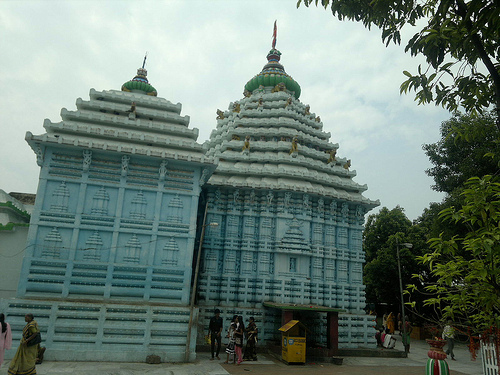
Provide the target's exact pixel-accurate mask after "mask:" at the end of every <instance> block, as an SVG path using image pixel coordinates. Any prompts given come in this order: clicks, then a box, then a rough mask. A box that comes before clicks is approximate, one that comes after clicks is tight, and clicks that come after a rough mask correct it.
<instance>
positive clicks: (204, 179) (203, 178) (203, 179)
mask: <svg viewBox="0 0 500 375" xmlns="http://www.w3.org/2000/svg"><path fill="white" fill-rule="evenodd" d="M209 175H210V171H209V170H208V169H207V168H205V169H204V170H203V172H202V173H201V177H200V181H199V185H200V186H203V185H205V182H207V181H208V176H209Z"/></svg>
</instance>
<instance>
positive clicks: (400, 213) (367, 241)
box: [363, 206, 411, 263]
mask: <svg viewBox="0 0 500 375" xmlns="http://www.w3.org/2000/svg"><path fill="white" fill-rule="evenodd" d="M410 226H411V221H410V220H408V218H407V217H406V215H405V213H404V210H403V209H402V208H401V207H399V206H397V207H396V208H393V209H392V210H390V211H389V209H388V208H387V207H383V208H382V209H381V210H380V211H379V212H378V213H377V214H373V215H369V216H368V220H367V221H366V225H365V231H364V232H363V249H364V250H365V257H366V258H365V259H366V262H367V263H369V262H371V261H372V260H373V259H374V258H375V257H376V256H377V253H378V251H379V250H380V249H382V248H383V247H384V246H385V245H386V243H387V241H388V240H389V237H390V236H392V235H393V234H396V233H398V232H402V233H406V231H407V230H408V228H409V227H410Z"/></svg>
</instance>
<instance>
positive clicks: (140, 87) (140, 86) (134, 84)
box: [122, 52, 158, 96]
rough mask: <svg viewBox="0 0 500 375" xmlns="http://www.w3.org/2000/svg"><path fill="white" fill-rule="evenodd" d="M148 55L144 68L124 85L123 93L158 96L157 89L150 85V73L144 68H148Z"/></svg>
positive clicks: (143, 64) (143, 63)
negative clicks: (148, 76)
mask: <svg viewBox="0 0 500 375" xmlns="http://www.w3.org/2000/svg"><path fill="white" fill-rule="evenodd" d="M147 57H148V53H147V52H146V55H145V56H144V61H143V62H142V68H139V69H137V75H136V76H135V77H134V78H133V79H131V80H130V81H128V82H125V83H124V84H123V85H122V91H127V92H134V93H142V94H146V95H150V96H157V95H158V93H157V92H156V89H155V88H154V87H153V86H151V85H150V84H149V81H148V78H147V75H148V71H147V70H146V69H145V68H144V67H145V66H146V58H147Z"/></svg>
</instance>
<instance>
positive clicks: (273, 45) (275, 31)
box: [272, 21, 278, 49]
mask: <svg viewBox="0 0 500 375" xmlns="http://www.w3.org/2000/svg"><path fill="white" fill-rule="evenodd" d="M277 35H278V28H277V26H276V21H274V30H273V44H272V47H273V49H275V48H276V37H277Z"/></svg>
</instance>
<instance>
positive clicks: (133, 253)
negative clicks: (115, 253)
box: [123, 234, 142, 264]
mask: <svg viewBox="0 0 500 375" xmlns="http://www.w3.org/2000/svg"><path fill="white" fill-rule="evenodd" d="M141 250H142V245H141V243H140V242H139V239H138V238H137V235H135V234H133V235H132V237H131V238H130V240H128V242H127V244H126V245H125V256H124V257H123V261H124V262H127V263H136V264H137V263H139V260H140V256H141Z"/></svg>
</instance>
